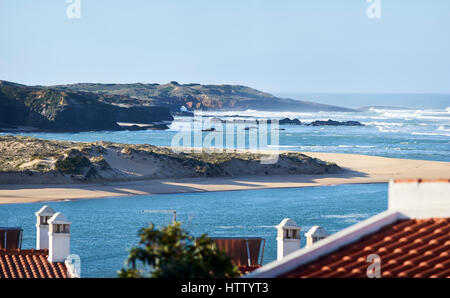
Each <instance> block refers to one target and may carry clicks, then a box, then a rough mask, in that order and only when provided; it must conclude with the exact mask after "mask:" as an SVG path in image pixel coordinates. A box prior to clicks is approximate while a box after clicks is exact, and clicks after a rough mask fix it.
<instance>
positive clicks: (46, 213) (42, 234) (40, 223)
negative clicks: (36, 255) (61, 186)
mask: <svg viewBox="0 0 450 298" xmlns="http://www.w3.org/2000/svg"><path fill="white" fill-rule="evenodd" d="M55 213H56V212H55V211H54V210H53V209H52V208H51V207H49V206H47V205H45V206H43V207H42V208H41V209H40V210H39V211H38V212H36V213H35V214H36V218H37V222H36V249H48V221H49V220H50V218H51V217H52V216H53V214H55Z"/></svg>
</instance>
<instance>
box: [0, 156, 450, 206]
mask: <svg viewBox="0 0 450 298" xmlns="http://www.w3.org/2000/svg"><path fill="white" fill-rule="evenodd" d="M303 153H304V154H307V155H309V156H311V157H315V158H319V159H322V160H325V161H329V162H335V163H336V164H338V165H339V166H341V167H343V168H346V169H347V171H346V172H345V173H340V174H325V175H324V174H322V175H282V176H270V177H269V176H247V177H220V178H182V179H152V180H143V181H134V182H121V183H103V184H82V185H73V184H71V185H53V186H52V185H45V186H36V185H30V186H26V185H2V186H0V204H9V203H23V202H38V201H54V200H73V199H87V198H105V197H121V196H132V195H151V194H165V193H186V192H201V191H227V190H246V189H263V188H285V187H305V186H320V185H334V184H348V183H383V182H388V181H389V179H398V178H423V179H435V178H450V162H435V161H424V160H409V159H395V158H385V157H376V156H366V155H357V154H337V153H314V152H303Z"/></svg>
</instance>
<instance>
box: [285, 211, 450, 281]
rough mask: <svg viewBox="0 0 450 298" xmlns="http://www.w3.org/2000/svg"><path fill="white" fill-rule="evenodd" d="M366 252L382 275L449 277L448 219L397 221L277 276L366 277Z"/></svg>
mask: <svg viewBox="0 0 450 298" xmlns="http://www.w3.org/2000/svg"><path fill="white" fill-rule="evenodd" d="M370 254H377V255H379V257H380V260H381V276H382V277H450V218H432V219H408V220H400V221H398V222H396V223H394V224H391V225H388V226H386V227H384V228H382V229H381V230H379V231H378V232H375V233H373V234H371V235H367V236H366V237H364V238H362V239H361V240H359V241H357V242H354V243H352V244H349V245H347V246H344V247H342V248H341V249H339V250H337V251H334V252H332V253H330V254H328V255H325V256H323V257H321V258H320V259H318V260H315V261H313V262H311V263H309V264H305V265H302V266H300V267H298V268H296V269H294V270H292V271H291V272H289V273H287V274H284V275H283V276H281V277H361V278H362V277H366V270H367V268H368V266H369V265H370V263H368V262H367V257H368V256H369V255H370Z"/></svg>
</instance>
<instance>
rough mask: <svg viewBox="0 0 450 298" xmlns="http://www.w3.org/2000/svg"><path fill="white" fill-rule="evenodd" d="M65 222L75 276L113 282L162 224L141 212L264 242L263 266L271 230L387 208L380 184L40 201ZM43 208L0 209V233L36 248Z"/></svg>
mask: <svg viewBox="0 0 450 298" xmlns="http://www.w3.org/2000/svg"><path fill="white" fill-rule="evenodd" d="M45 204H46V205H49V206H51V207H52V208H53V209H54V210H55V211H59V212H62V213H63V214H64V215H65V216H66V217H67V218H68V219H69V220H70V221H71V222H72V226H71V253H75V254H78V255H80V257H81V273H82V277H115V276H116V271H117V270H119V269H121V268H122V266H123V262H124V260H125V259H126V257H127V249H129V248H130V247H132V246H133V245H134V244H136V243H137V241H138V237H137V233H138V230H139V229H140V228H142V227H144V226H146V225H148V223H149V222H154V223H155V224H156V225H159V226H161V225H166V224H168V223H170V222H171V221H172V220H173V217H172V215H171V214H158V213H144V212H143V211H144V210H176V211H177V220H179V221H181V222H182V226H183V227H184V228H185V229H186V230H188V231H189V232H190V233H191V234H193V235H200V234H201V233H207V234H208V235H209V236H215V237H240V236H248V237H250V236H253V237H263V238H265V239H266V246H265V252H264V263H268V262H270V261H273V260H275V258H276V240H275V237H276V230H275V225H277V224H279V223H280V221H281V220H282V219H283V218H286V217H289V218H292V219H294V220H295V221H296V222H297V223H298V224H299V225H300V226H301V227H302V230H301V237H302V239H301V240H302V247H303V246H305V239H304V238H305V237H304V233H306V232H307V231H308V229H309V228H310V227H311V226H313V225H320V226H323V227H324V228H325V229H326V230H327V231H328V232H329V233H336V232H337V231H340V230H342V229H344V228H346V227H348V226H350V225H353V224H355V223H357V222H360V221H362V220H364V219H366V218H369V217H370V216H373V215H375V214H378V213H380V212H382V211H385V210H386V209H387V184H385V183H382V184H354V185H337V186H321V187H304V188H288V189H261V190H243V191H226V192H204V193H184V194H166V195H152V196H133V197H121V198H105V199H87V200H76V201H59V202H47V203H45ZM43 205H44V203H26V204H11V205H2V206H0V218H1V225H2V226H21V227H22V228H23V230H24V237H23V245H22V248H23V249H27V248H34V247H36V228H35V222H36V219H35V215H34V212H36V211H37V210H39V209H40V208H41V207H42V206H43Z"/></svg>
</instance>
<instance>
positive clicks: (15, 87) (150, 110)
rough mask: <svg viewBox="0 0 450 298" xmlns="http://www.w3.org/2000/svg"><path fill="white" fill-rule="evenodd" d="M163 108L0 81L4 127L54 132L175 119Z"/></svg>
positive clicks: (0, 114)
mask: <svg viewBox="0 0 450 298" xmlns="http://www.w3.org/2000/svg"><path fill="white" fill-rule="evenodd" d="M172 120H173V117H172V116H171V115H170V112H169V110H168V109H167V108H163V107H131V108H128V107H122V106H117V105H113V104H110V103H108V102H107V101H106V100H105V99H104V97H102V96H101V95H99V94H95V93H92V92H84V91H63V90H59V89H54V88H46V87H39V86H38V87H29V86H25V85H20V84H15V83H11V82H6V81H0V128H3V129H18V130H21V129H25V128H24V127H33V128H35V129H40V130H51V131H88V130H121V129H123V128H122V127H120V126H119V125H118V124H117V122H134V123H136V122H137V123H139V122H142V123H146V124H150V123H155V122H162V121H172Z"/></svg>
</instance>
